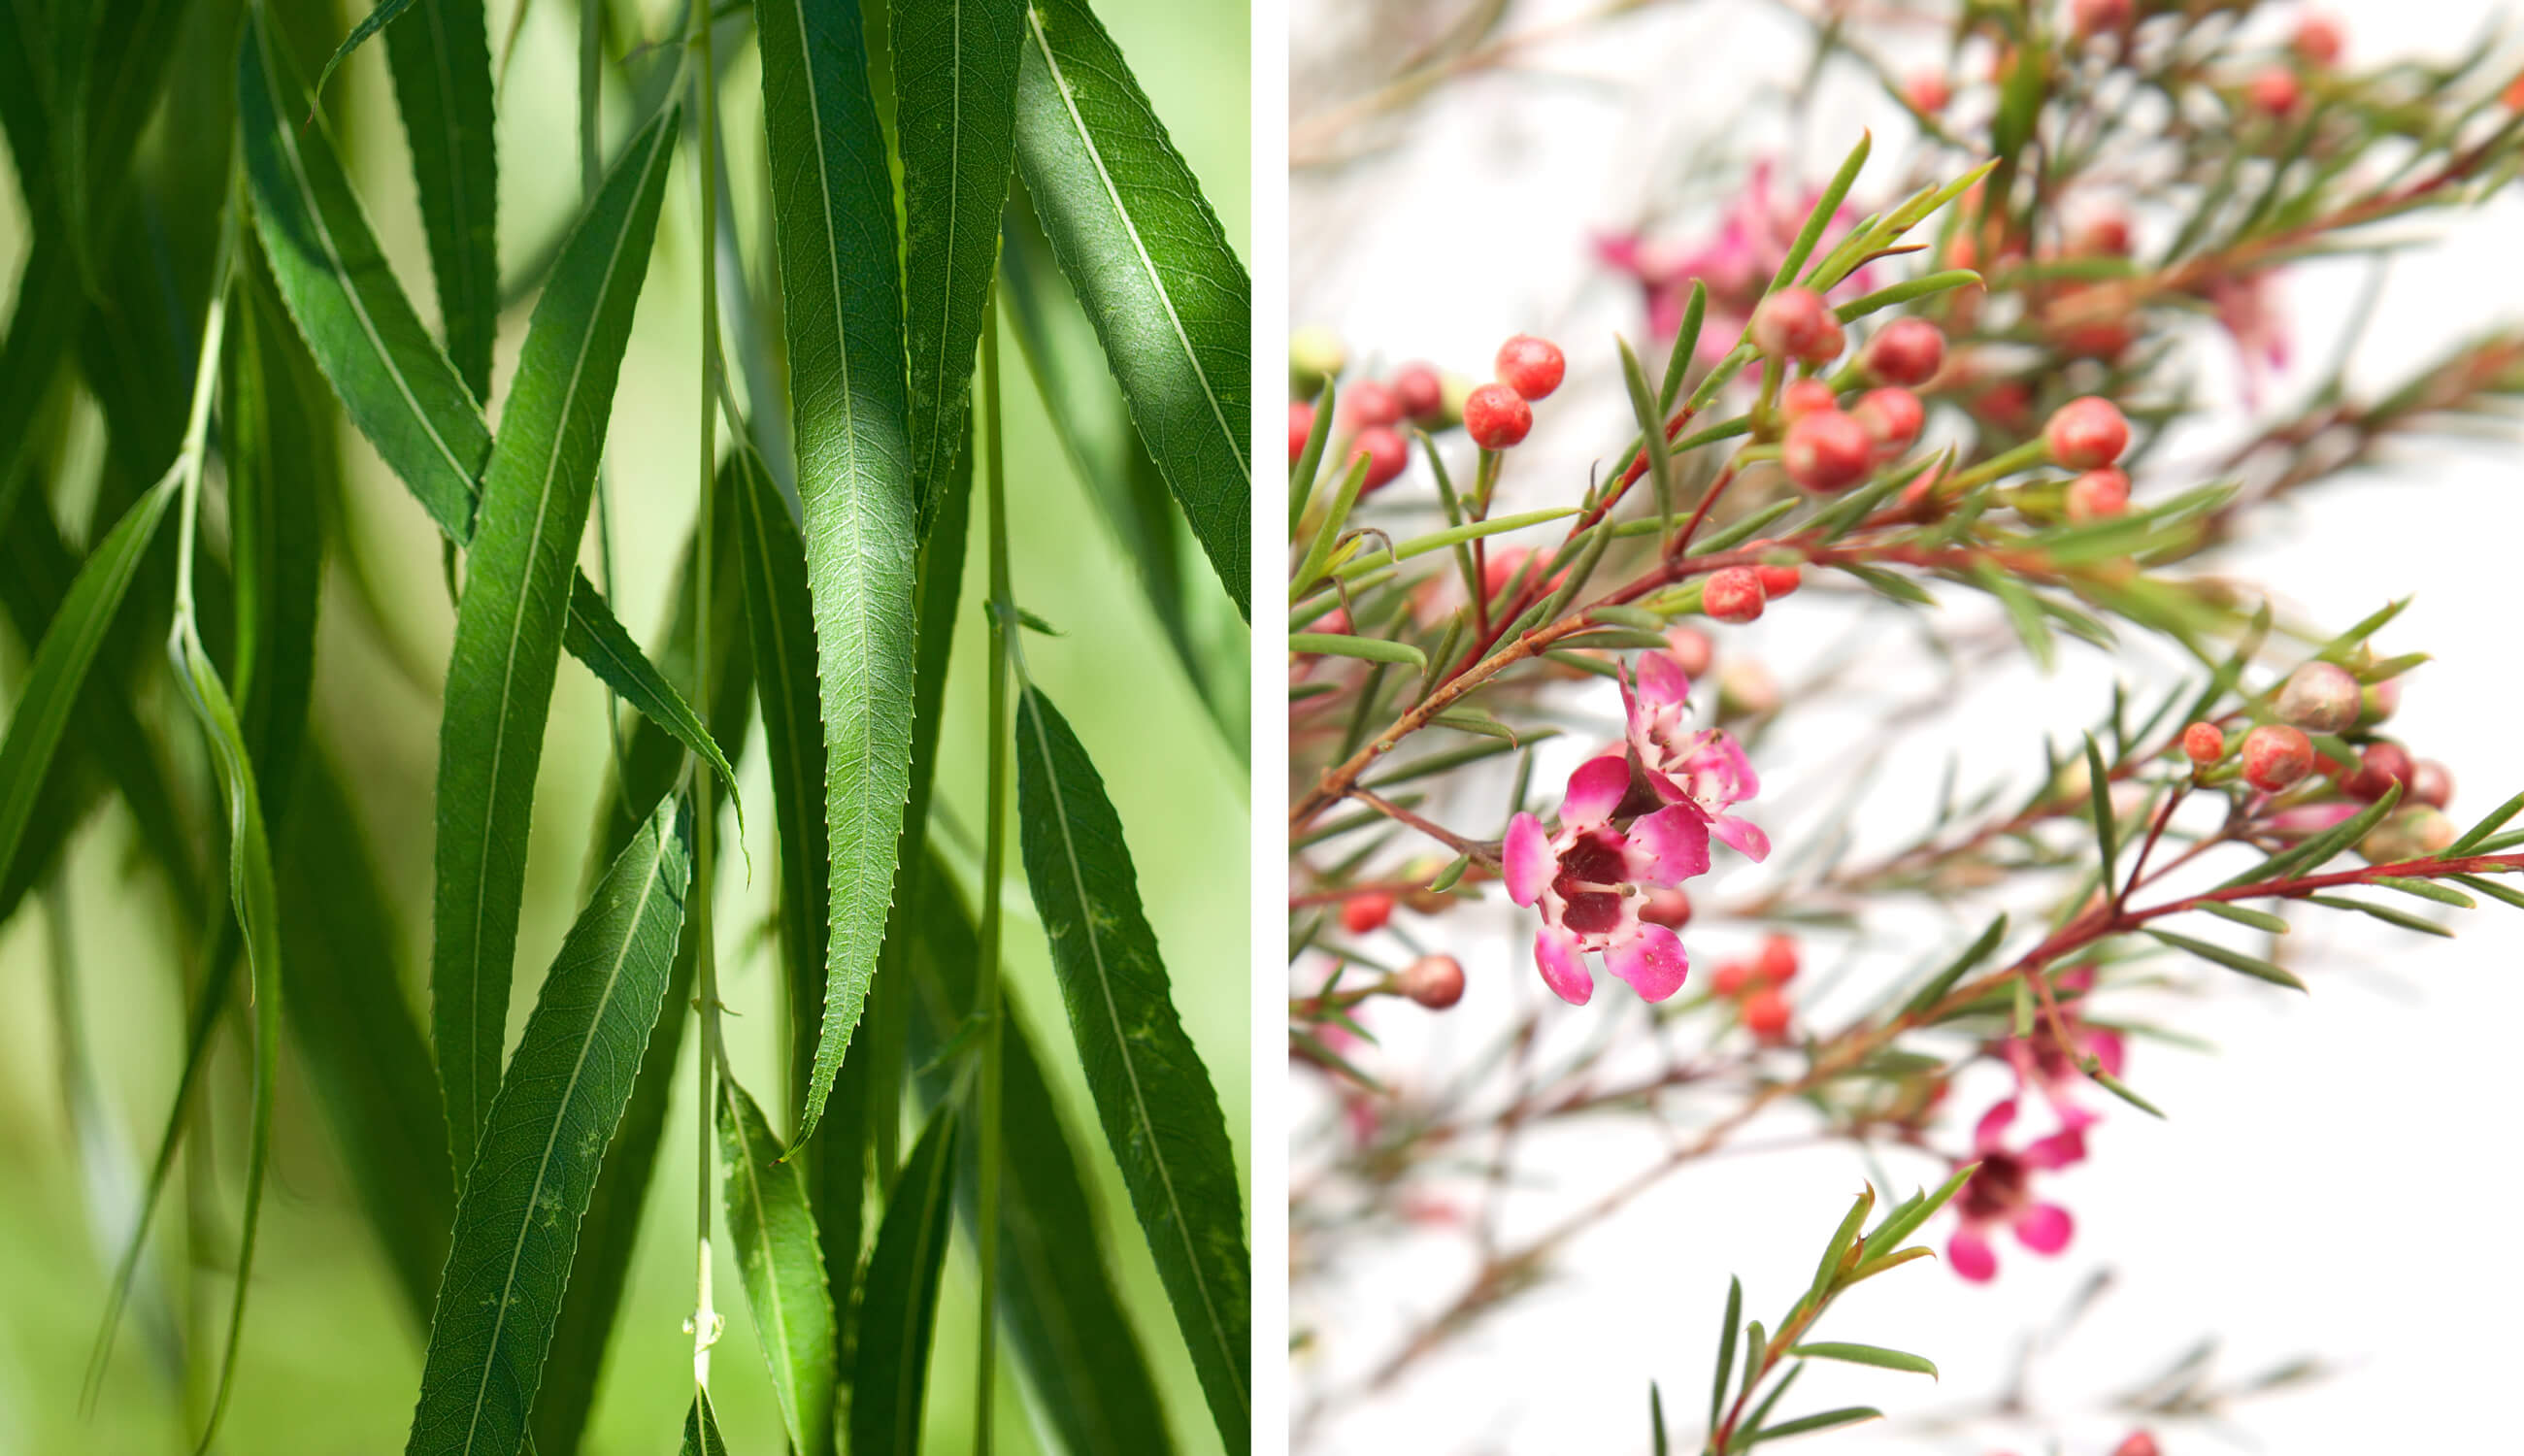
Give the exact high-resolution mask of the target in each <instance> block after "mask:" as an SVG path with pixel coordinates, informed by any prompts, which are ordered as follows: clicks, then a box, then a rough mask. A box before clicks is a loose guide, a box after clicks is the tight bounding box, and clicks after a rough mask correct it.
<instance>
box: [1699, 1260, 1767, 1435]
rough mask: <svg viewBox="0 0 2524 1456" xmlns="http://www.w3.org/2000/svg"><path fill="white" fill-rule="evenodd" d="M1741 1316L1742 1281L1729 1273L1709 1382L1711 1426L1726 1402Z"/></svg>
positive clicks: (1732, 1371) (1715, 1423)
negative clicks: (1714, 1375)
mask: <svg viewBox="0 0 2524 1456" xmlns="http://www.w3.org/2000/svg"><path fill="white" fill-rule="evenodd" d="M1743 1318H1744V1281H1742V1280H1741V1279H1738V1278H1735V1277H1733V1276H1731V1275H1730V1276H1728V1278H1727V1280H1726V1320H1725V1323H1724V1324H1723V1325H1721V1326H1720V1327H1719V1330H1718V1376H1717V1379H1715V1380H1713V1381H1711V1382H1710V1383H1709V1424H1710V1426H1711V1427H1713V1428H1714V1427H1716V1426H1717V1425H1718V1413H1719V1411H1720V1409H1721V1408H1722V1407H1723V1406H1724V1405H1725V1403H1726V1382H1727V1378H1728V1377H1730V1376H1732V1375H1733V1374H1734V1373H1735V1335H1736V1333H1737V1331H1738V1329H1739V1328H1740V1325H1741V1322H1742V1320H1743ZM1757 1358H1758V1355H1757Z"/></svg>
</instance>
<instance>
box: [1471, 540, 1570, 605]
mask: <svg viewBox="0 0 2524 1456" xmlns="http://www.w3.org/2000/svg"><path fill="white" fill-rule="evenodd" d="M1532 559H1533V553H1532V552H1529V551H1528V550H1526V549H1525V548H1524V547H1522V546H1502V547H1500V548H1499V549H1498V551H1497V552H1496V553H1495V554H1493V555H1492V556H1491V557H1490V558H1489V559H1488V560H1486V561H1483V562H1482V563H1481V591H1482V592H1483V593H1485V594H1487V595H1489V596H1492V597H1495V596H1497V595H1498V594H1499V593H1501V592H1503V591H1506V590H1507V588H1508V583H1510V582H1512V581H1515V580H1516V579H1517V578H1518V577H1519V576H1521V575H1524V574H1526V563H1527V562H1528V561H1530V560H1532ZM1568 579H1569V571H1568V569H1567V568H1566V567H1563V568H1562V569H1561V570H1560V571H1558V572H1557V573H1555V574H1554V575H1553V576H1552V577H1551V579H1550V580H1548V581H1545V582H1543V583H1542V584H1541V590H1543V591H1545V592H1556V591H1558V590H1560V584H1561V583H1562V582H1564V581H1567V580H1568ZM1529 584H1530V583H1529Z"/></svg>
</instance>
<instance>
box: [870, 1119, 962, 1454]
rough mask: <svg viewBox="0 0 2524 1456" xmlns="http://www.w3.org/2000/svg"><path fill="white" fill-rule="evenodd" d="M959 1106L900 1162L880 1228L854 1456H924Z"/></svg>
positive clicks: (934, 1122) (931, 1124) (872, 1264)
mask: <svg viewBox="0 0 2524 1456" xmlns="http://www.w3.org/2000/svg"><path fill="white" fill-rule="evenodd" d="M956 1141H957V1140H956V1137H955V1109H954V1108H953V1107H951V1106H949V1107H941V1108H939V1109H938V1111H937V1113H936V1114H935V1115H934V1116H932V1117H931V1118H930V1119H929V1129H928V1131H926V1132H924V1133H922V1134H921V1135H920V1142H919V1145H918V1146H916V1147H914V1148H913V1149H912V1150H911V1157H910V1160H909V1161H907V1162H905V1163H904V1164H903V1165H902V1177H900V1178H899V1179H898V1180H896V1182H895V1186H894V1196H893V1197H892V1198H890V1199H888V1200H887V1202H886V1207H885V1218H884V1220H883V1222H882V1223H881V1224H880V1225H879V1226H878V1229H877V1235H876V1252H875V1253H874V1254H873V1255H871V1256H870V1257H869V1259H868V1271H867V1293H866V1295H865V1296H864V1297H863V1298H862V1300H861V1302H860V1311H859V1349H858V1370H857V1373H856V1374H855V1375H854V1376H853V1377H852V1379H851V1382H850V1384H851V1390H850V1441H849V1450H850V1453H851V1456H919V1451H920V1414H921V1403H922V1397H923V1392H924V1391H925V1389H926V1388H927V1386H928V1382H929V1336H930V1333H931V1331H932V1330H933V1329H935V1327H936V1324H937V1317H938V1276H939V1274H940V1272H941V1271H942V1270H943V1269H944V1268H945V1267H946V1263H947V1215H948V1214H949V1213H951V1212H953V1211H954V1203H953V1201H952V1200H951V1199H950V1198H949V1197H948V1194H949V1193H950V1192H951V1191H952V1190H953V1184H954V1173H955V1142H956Z"/></svg>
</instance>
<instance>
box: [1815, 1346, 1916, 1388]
mask: <svg viewBox="0 0 2524 1456" xmlns="http://www.w3.org/2000/svg"><path fill="white" fill-rule="evenodd" d="M1788 1353H1789V1354H1791V1355H1795V1356H1797V1357H1798V1358H1799V1359H1804V1360H1839V1361H1843V1362H1846V1363H1848V1364H1851V1365H1872V1366H1874V1367H1875V1368H1876V1369H1878V1370H1900V1371H1907V1372H1909V1373H1911V1374H1913V1375H1923V1376H1926V1377H1927V1378H1928V1379H1930V1380H1935V1379H1936V1378H1937V1367H1936V1364H1935V1363H1934V1362H1933V1361H1931V1360H1929V1359H1928V1358H1927V1357H1925V1356H1923V1355H1913V1354H1908V1353H1905V1352H1904V1351H1901V1350H1888V1349H1885V1348H1883V1347H1882V1346H1881V1345H1871V1344H1847V1343H1839V1342H1831V1341H1826V1342H1822V1343H1818V1344H1801V1345H1796V1346H1794V1347H1792V1348H1790V1349H1789V1351H1788Z"/></svg>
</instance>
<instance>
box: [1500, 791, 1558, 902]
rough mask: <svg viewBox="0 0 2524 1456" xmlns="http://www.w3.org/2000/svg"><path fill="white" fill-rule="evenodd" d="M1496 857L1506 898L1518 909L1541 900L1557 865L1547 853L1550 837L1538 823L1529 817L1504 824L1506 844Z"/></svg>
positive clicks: (1529, 815)
mask: <svg viewBox="0 0 2524 1456" xmlns="http://www.w3.org/2000/svg"><path fill="white" fill-rule="evenodd" d="M1499 857H1500V859H1501V860H1502V861H1503V864H1502V865H1501V868H1502V869H1504V870H1505V872H1506V875H1507V898H1510V899H1512V900H1515V901H1516V902H1517V903H1518V904H1521V905H1529V904H1531V903H1533V902H1534V901H1535V900H1536V899H1539V898H1541V897H1542V891H1543V887H1545V886H1547V885H1549V884H1550V883H1551V872H1552V870H1553V869H1554V868H1556V867H1557V865H1558V863H1559V861H1558V860H1557V859H1556V858H1555V857H1554V856H1553V855H1552V852H1551V839H1550V836H1548V835H1546V834H1544V833H1543V832H1542V821H1541V820H1539V819H1537V818H1535V817H1533V816H1532V815H1531V814H1519V815H1517V816H1516V817H1515V818H1513V819H1511V820H1509V821H1508V826H1507V843H1506V844H1505V845H1503V846H1501V847H1500V850H1499Z"/></svg>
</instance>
